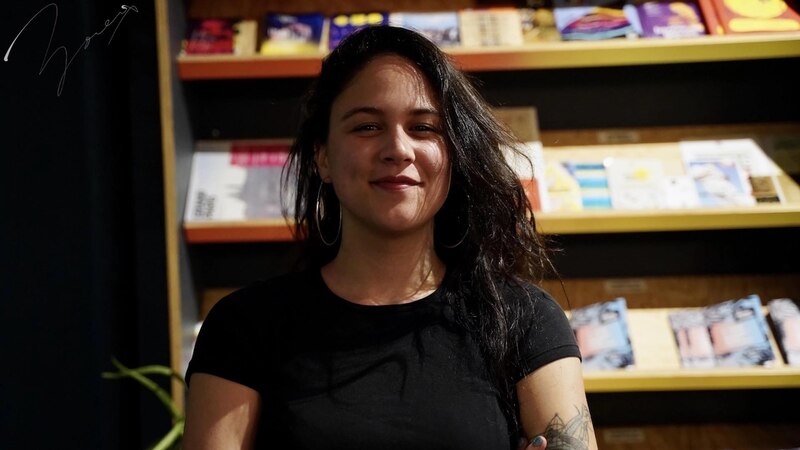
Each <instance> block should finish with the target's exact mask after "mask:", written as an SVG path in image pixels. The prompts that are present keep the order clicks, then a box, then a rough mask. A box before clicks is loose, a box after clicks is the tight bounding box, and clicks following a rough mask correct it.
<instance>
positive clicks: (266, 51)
mask: <svg viewBox="0 0 800 450" xmlns="http://www.w3.org/2000/svg"><path fill="white" fill-rule="evenodd" d="M263 24H264V29H263V39H262V41H261V49H260V52H261V54H262V55H285V54H293V53H315V52H320V51H322V50H323V48H322V38H323V36H324V28H325V16H323V15H322V14H319V13H310V14H274V13H269V14H267V15H266V16H265V17H264V21H263Z"/></svg>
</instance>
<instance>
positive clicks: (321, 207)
mask: <svg viewBox="0 0 800 450" xmlns="http://www.w3.org/2000/svg"><path fill="white" fill-rule="evenodd" d="M324 184H325V183H323V182H320V183H319V189H317V201H316V207H315V209H316V211H315V214H314V221H315V222H316V224H317V233H319V239H320V240H321V241H322V243H323V244H325V245H326V246H328V247H331V246H333V245H334V244H336V241H338V240H339V234H340V233H341V232H342V208H341V206H340V207H339V227H338V228H337V229H336V236H334V237H333V240H332V241H328V240H326V239H325V236H323V235H322V221H323V220H324V217H322V214H324V213H325V209H326V208H325V205H323V204H322V186H323V185H324Z"/></svg>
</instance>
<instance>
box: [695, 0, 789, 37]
mask: <svg viewBox="0 0 800 450" xmlns="http://www.w3.org/2000/svg"><path fill="white" fill-rule="evenodd" d="M711 2H712V3H713V5H714V10H715V11H716V13H717V17H718V19H719V23H720V25H722V28H723V29H724V30H725V33H726V34H736V33H754V32H756V33H757V32H769V31H798V30H800V14H798V11H797V9H796V8H797V6H796V4H789V3H787V2H786V1H784V0H711Z"/></svg>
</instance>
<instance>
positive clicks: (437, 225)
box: [184, 27, 597, 450]
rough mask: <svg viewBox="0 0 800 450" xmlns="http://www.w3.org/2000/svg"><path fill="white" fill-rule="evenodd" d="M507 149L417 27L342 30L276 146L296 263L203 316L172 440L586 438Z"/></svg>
mask: <svg viewBox="0 0 800 450" xmlns="http://www.w3.org/2000/svg"><path fill="white" fill-rule="evenodd" d="M514 144H515V142H514V138H513V137H512V136H511V135H510V134H509V132H508V131H507V130H506V129H505V128H504V127H502V126H501V125H500V124H499V123H498V122H497V121H496V119H494V118H493V116H492V114H491V110H490V108H489V107H488V106H487V104H486V103H485V102H484V100H482V98H481V97H480V95H479V94H478V93H477V91H476V90H475V89H474V88H473V86H472V85H471V83H470V82H469V81H468V79H467V78H466V77H465V76H464V74H462V73H461V72H459V71H458V70H456V69H455V68H454V67H453V65H452V64H451V63H450V62H449V60H448V59H447V57H446V56H445V55H444V54H443V53H442V52H441V51H440V50H439V49H438V48H437V47H436V46H435V45H434V44H432V43H431V42H430V41H428V40H427V39H425V38H424V37H422V36H421V35H419V34H416V33H414V32H412V31H408V30H405V29H401V28H393V27H372V28H367V29H365V30H362V31H360V32H357V33H355V34H353V35H352V36H351V37H349V38H348V39H346V40H345V41H344V42H342V43H341V44H340V45H339V46H338V47H337V48H336V49H335V50H334V51H333V52H332V53H331V54H330V55H329V56H328V57H327V58H326V59H325V60H324V62H323V66H322V71H321V73H320V76H319V78H318V80H317V81H316V83H315V86H314V87H313V89H312V91H311V93H310V96H309V98H308V99H307V102H306V111H305V118H304V121H303V123H302V126H301V128H300V131H299V133H298V137H297V139H296V141H295V144H294V146H293V148H292V155H291V165H290V168H291V174H292V175H293V176H294V177H296V179H297V190H296V203H295V219H296V223H297V232H298V234H299V235H300V236H301V237H302V238H303V239H304V242H305V243H306V245H307V248H308V254H307V256H308V257H307V258H306V260H305V265H304V268H303V269H301V270H297V271H294V272H291V273H289V274H287V275H284V276H280V277H277V278H274V279H270V280H267V281H263V282H259V283H256V284H254V285H251V286H248V287H246V288H244V289H241V290H239V291H237V292H235V293H233V294H232V295H230V296H228V297H226V298H225V299H223V300H221V301H220V302H219V303H218V304H217V305H215V307H214V308H213V309H212V311H211V312H210V313H209V315H208V317H207V318H206V320H205V322H204V325H203V328H202V330H201V333H200V336H199V337H198V340H197V344H196V347H195V352H194V355H193V358H192V361H191V363H190V365H189V370H188V373H187V379H188V380H189V382H190V389H189V398H188V406H187V408H188V410H187V422H186V430H185V431H186V432H185V439H184V448H185V449H189V450H191V449H206V448H208V449H218V448H276V449H289V448H303V449H459V450H463V449H475V450H492V449H513V448H516V447H517V446H518V445H520V444H521V445H522V447H525V446H526V445H527V444H528V440H530V447H529V448H544V445H545V442H546V445H547V448H549V449H593V448H596V446H597V444H596V442H595V437H594V431H593V428H592V424H591V419H590V416H589V410H588V407H587V403H586V395H585V392H584V387H583V378H582V375H581V366H580V354H579V352H578V347H577V345H576V343H575V339H574V336H573V334H572V331H571V329H570V327H569V323H568V321H567V319H566V316H565V315H564V312H563V310H562V309H561V308H560V307H559V306H558V304H557V303H556V302H555V301H554V300H553V299H552V298H551V297H550V296H549V295H547V294H546V293H544V292H543V291H541V290H540V289H539V288H537V287H536V285H535V284H534V282H535V280H538V279H539V278H540V277H541V275H542V274H543V272H544V271H545V270H546V269H547V268H548V267H549V264H550V263H549V260H548V257H547V254H546V252H545V249H544V246H543V244H542V241H541V239H540V237H539V236H538V235H537V233H536V230H535V226H534V218H533V213H532V210H531V207H530V204H529V202H528V200H527V198H526V196H525V193H524V191H523V189H522V187H521V185H520V182H519V180H518V178H517V176H516V175H515V173H514V172H513V170H512V169H511V168H510V167H509V165H508V164H507V163H506V159H505V156H504V150H503V149H505V148H512V147H513V146H514Z"/></svg>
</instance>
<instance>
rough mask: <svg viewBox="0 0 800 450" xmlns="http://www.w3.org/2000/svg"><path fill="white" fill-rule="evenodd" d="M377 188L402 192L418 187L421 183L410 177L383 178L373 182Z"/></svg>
mask: <svg viewBox="0 0 800 450" xmlns="http://www.w3.org/2000/svg"><path fill="white" fill-rule="evenodd" d="M371 183H372V184H374V185H375V186H377V187H379V188H381V189H386V190H389V191H402V190H403V189H407V188H409V187H413V186H418V185H419V184H420V182H419V181H417V180H415V179H413V178H409V177H403V176H400V177H383V178H378V179H377V180H373V181H372V182H371Z"/></svg>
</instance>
